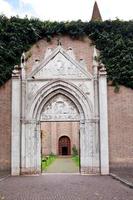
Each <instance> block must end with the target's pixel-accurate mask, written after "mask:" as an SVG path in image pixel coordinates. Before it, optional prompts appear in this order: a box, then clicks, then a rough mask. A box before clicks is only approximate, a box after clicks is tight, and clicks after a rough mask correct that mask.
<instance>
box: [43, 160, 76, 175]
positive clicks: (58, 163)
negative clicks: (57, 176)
mask: <svg viewBox="0 0 133 200" xmlns="http://www.w3.org/2000/svg"><path fill="white" fill-rule="evenodd" d="M46 172H47V173H78V172H79V168H78V166H76V164H75V162H74V161H73V160H72V158H71V157H67V158H64V157H58V158H57V159H56V160H55V161H54V162H53V163H52V164H51V165H50V166H49V167H48V169H47V170H46Z"/></svg>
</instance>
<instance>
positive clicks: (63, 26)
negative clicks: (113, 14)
mask: <svg viewBox="0 0 133 200" xmlns="http://www.w3.org/2000/svg"><path fill="white" fill-rule="evenodd" d="M55 35H56V36H61V35H69V36H70V37H71V38H73V39H82V38H83V37H84V36H88V37H89V38H90V39H92V41H93V43H94V44H95V45H96V47H97V48H98V49H99V50H100V52H101V54H100V59H101V61H102V62H103V63H104V64H105V66H106V68H107V73H108V80H111V81H112V84H113V85H118V84H122V85H125V86H127V87H130V88H133V21H129V22H124V21H119V20H118V19H117V20H114V21H104V22H98V21H97V22H82V21H80V20H79V21H76V22H75V21H72V22H49V21H45V22H42V21H40V20H38V19H28V18H24V19H21V18H19V17H11V18H10V19H8V18H7V17H5V16H3V15H1V16H0V85H2V84H3V83H5V82H6V80H8V79H9V78H10V77H11V72H12V69H13V67H14V65H17V64H19V63H20V57H21V54H22V52H24V51H27V50H29V48H30V47H31V45H33V44H34V43H35V42H37V41H38V40H39V39H42V38H44V39H46V40H47V41H48V42H49V41H50V40H51V39H52V37H54V36H55Z"/></svg>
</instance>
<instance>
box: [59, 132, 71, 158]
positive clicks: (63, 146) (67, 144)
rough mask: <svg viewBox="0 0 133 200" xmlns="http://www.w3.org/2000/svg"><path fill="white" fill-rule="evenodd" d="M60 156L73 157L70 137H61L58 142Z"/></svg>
mask: <svg viewBox="0 0 133 200" xmlns="http://www.w3.org/2000/svg"><path fill="white" fill-rule="evenodd" d="M58 148H59V155H60V156H68V155H71V141H70V138H69V137H68V136H61V137H60V138H59V141H58Z"/></svg>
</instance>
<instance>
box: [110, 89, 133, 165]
mask: <svg viewBox="0 0 133 200" xmlns="http://www.w3.org/2000/svg"><path fill="white" fill-rule="evenodd" d="M108 115H109V149H110V154H109V156H110V166H111V167H115V166H131V165H132V166H133V90H131V89H129V88H125V87H123V86H121V87H120V91H119V93H114V87H111V86H109V87H108Z"/></svg>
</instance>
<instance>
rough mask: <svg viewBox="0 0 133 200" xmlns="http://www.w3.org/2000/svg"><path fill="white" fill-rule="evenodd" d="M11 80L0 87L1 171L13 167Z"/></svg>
mask: <svg viewBox="0 0 133 200" xmlns="http://www.w3.org/2000/svg"><path fill="white" fill-rule="evenodd" d="M10 154H11V80H9V81H7V82H6V83H5V84H4V85H3V86H2V87H0V170H10V165H11V156H10Z"/></svg>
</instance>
